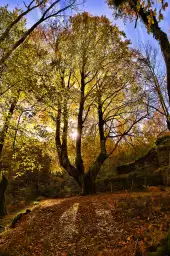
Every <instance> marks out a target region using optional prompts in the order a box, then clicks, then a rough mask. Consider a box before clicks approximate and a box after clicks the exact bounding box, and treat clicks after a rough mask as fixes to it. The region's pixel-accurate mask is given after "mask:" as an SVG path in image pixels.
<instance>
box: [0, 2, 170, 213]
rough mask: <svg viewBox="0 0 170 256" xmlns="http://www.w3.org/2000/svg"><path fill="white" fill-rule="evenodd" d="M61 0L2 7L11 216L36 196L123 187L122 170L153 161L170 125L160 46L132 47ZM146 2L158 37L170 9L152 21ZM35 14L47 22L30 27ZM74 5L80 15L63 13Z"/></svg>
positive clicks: (1, 97)
mask: <svg viewBox="0 0 170 256" xmlns="http://www.w3.org/2000/svg"><path fill="white" fill-rule="evenodd" d="M59 2H60V1H52V2H50V3H48V1H31V2H30V3H29V4H25V9H24V10H21V9H17V8H15V9H14V10H13V11H11V10H9V8H8V6H3V7H1V8H0V119H1V122H0V129H1V133H0V157H1V162H0V165H1V167H0V168H1V176H2V177H1V188H0V189H1V196H0V204H1V210H0V212H1V215H4V214H6V209H5V198H4V193H5V190H6V189H7V192H6V195H7V205H9V207H8V208H9V211H13V210H14V211H15V210H16V209H17V208H18V207H22V206H24V205H26V204H27V203H28V202H30V201H32V200H35V199H36V198H37V197H39V196H44V197H62V196H68V195H74V194H78V193H80V192H81V193H82V194H93V193H95V192H96V190H97V191H98V192H99V191H112V190H113V189H117V186H115V188H114V184H115V183H114V181H115V180H114V178H115V177H116V176H117V174H119V173H118V172H117V171H116V167H117V166H121V165H124V164H128V163H131V162H134V161H135V160H137V159H139V158H140V157H142V156H144V155H146V154H147V153H148V152H149V150H150V149H151V148H152V147H154V146H155V141H156V139H157V137H160V136H162V135H165V134H168V133H165V132H167V131H168V130H169V128H170V125H169V99H168V95H169V94H168V92H169V87H168V85H167V84H168V82H167V81H169V80H167V79H166V77H167V76H166V75H167V72H166V71H167V69H166V67H167V66H166V65H165V64H166V63H165V64H164V61H163V57H162V53H163V55H164V52H163V51H162V53H161V50H162V49H163V47H162V46H161V48H159V47H155V46H152V45H151V44H150V43H149V42H148V43H146V44H143V43H141V45H140V47H139V48H140V50H139V48H138V49H137V48H136V49H135V48H134V47H133V46H132V45H131V42H130V40H129V39H127V38H126V35H125V33H124V32H123V31H120V29H119V28H118V27H117V26H116V25H113V24H112V23H111V22H110V21H109V20H108V19H107V18H106V17H105V16H101V17H99V16H93V15H92V14H90V13H87V12H83V13H76V10H77V8H78V7H79V5H80V3H78V2H76V1H66V2H65V3H63V6H62V5H61V6H60V8H59V5H58V4H59ZM108 2H109V4H110V6H111V7H113V4H114V1H113V4H112V1H108ZM117 2H119V1H115V6H116V8H119V11H120V12H119V15H129V16H131V18H132V19H133V14H134V13H133V10H132V9H133V8H132V9H131V12H130V11H129V12H125V13H126V14H123V11H124V9H121V8H125V11H126V8H130V7H128V6H126V5H122V6H123V7H121V5H120V3H119V4H118V3H117ZM120 2H122V3H121V4H123V2H124V1H120ZM134 2H135V1H134ZM141 2H142V1H141ZM146 2H147V1H146ZM148 2H150V1H148ZM147 4H148V5H146V6H145V8H146V10H145V11H146V12H147V11H148V10H150V14H148V24H147V28H148V30H149V32H150V33H153V31H154V33H155V30H154V29H153V28H152V26H155V24H156V23H155V19H156V16H154V15H158V14H159V17H158V20H159V21H161V20H162V19H163V15H162V12H163V11H164V10H165V9H166V8H167V7H168V4H167V3H164V1H162V5H160V10H159V12H158V11H157V13H156V10H155V14H154V15H153V13H152V12H151V10H152V9H151V7H152V6H149V3H147ZM153 4H154V3H153ZM133 7H134V6H133ZM36 8H40V11H41V16H40V18H39V20H37V22H36V23H35V24H33V25H32V26H31V27H29V28H28V26H27V19H26V14H27V13H29V12H31V11H32V10H34V9H36ZM135 8H136V7H135ZM142 8H144V1H143V7H142ZM69 9H72V10H73V13H75V14H74V15H72V16H71V17H68V16H66V15H65V16H64V15H63V11H67V10H69ZM128 10H130V9H128ZM136 11H141V9H140V8H139V7H137V9H136ZM161 15H162V16H161ZM139 16H140V13H139ZM136 22H137V20H136ZM145 25H146V24H145ZM155 37H156V36H155ZM156 39H157V40H158V41H159V38H157V37H156ZM167 40H168V39H167ZM165 55H166V53H165ZM165 55H164V56H165ZM112 179H113V182H110V181H111V180H112ZM109 182H110V183H109ZM106 183H107V184H108V183H109V184H110V185H109V186H108V185H106ZM7 184H8V186H7ZM160 184H161V182H160ZM143 185H146V184H145V183H144V182H143ZM118 187H119V188H120V187H121V186H118Z"/></svg>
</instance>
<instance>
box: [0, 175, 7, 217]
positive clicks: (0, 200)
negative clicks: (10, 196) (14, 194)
mask: <svg viewBox="0 0 170 256" xmlns="http://www.w3.org/2000/svg"><path fill="white" fill-rule="evenodd" d="M7 186H8V180H7V179H6V178H5V176H4V175H2V179H1V181H0V217H3V216H5V215H7V211H6V205H5V192H6V189H7Z"/></svg>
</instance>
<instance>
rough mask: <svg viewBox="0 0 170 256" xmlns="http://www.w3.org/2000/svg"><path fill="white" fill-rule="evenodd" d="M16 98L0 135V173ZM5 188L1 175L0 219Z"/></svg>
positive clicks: (4, 208)
mask: <svg viewBox="0 0 170 256" xmlns="http://www.w3.org/2000/svg"><path fill="white" fill-rule="evenodd" d="M18 97H19V95H18ZM18 97H15V98H14V99H13V100H12V103H11V105H10V108H9V111H8V114H7V117H6V119H5V123H4V126H3V129H2V131H1V134H0V172H1V168H2V151H3V147H4V142H5V138H6V134H7V132H8V129H9V124H10V121H11V118H12V116H13V113H14V110H15V107H16V105H17V102H18ZM7 186H8V180H7V179H6V178H5V176H4V175H3V174H2V179H1V181H0V217H2V216H5V215H6V214H7V212H6V206H5V191H6V189H7Z"/></svg>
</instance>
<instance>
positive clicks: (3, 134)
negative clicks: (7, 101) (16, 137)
mask: <svg viewBox="0 0 170 256" xmlns="http://www.w3.org/2000/svg"><path fill="white" fill-rule="evenodd" d="M17 102H18V97H15V98H14V99H13V100H12V103H11V105H10V108H9V111H8V114H7V117H6V119H5V122H4V126H3V128H2V131H1V133H0V158H1V155H2V150H3V146H4V142H5V138H6V134H7V132H8V129H9V124H10V121H11V118H12V116H13V113H14V110H15V107H16V105H17Z"/></svg>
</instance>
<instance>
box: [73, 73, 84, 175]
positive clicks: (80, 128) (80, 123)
mask: <svg viewBox="0 0 170 256" xmlns="http://www.w3.org/2000/svg"><path fill="white" fill-rule="evenodd" d="M84 90H85V73H84V70H82V72H81V94H80V104H79V113H78V120H77V138H76V161H75V164H76V168H77V170H79V172H80V174H83V173H84V164H83V159H82V155H81V144H82V131H83V112H84Z"/></svg>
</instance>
